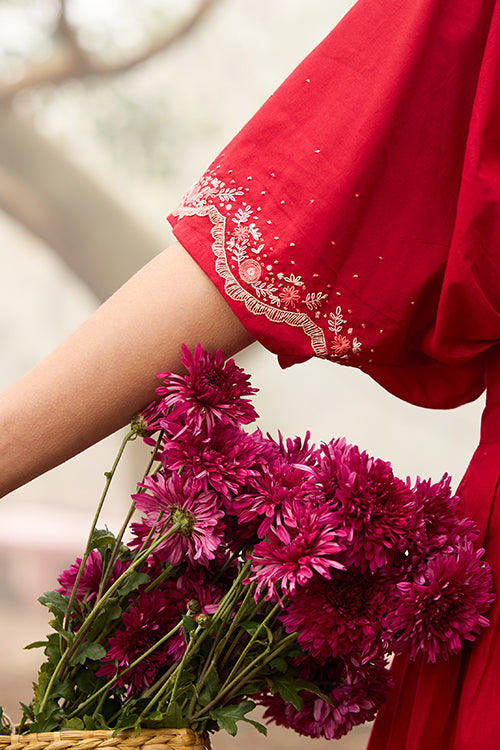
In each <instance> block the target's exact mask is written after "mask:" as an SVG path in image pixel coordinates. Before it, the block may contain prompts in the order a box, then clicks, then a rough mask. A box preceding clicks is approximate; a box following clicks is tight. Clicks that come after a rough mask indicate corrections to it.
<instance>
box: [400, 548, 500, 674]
mask: <svg viewBox="0 0 500 750" xmlns="http://www.w3.org/2000/svg"><path fill="white" fill-rule="evenodd" d="M483 553H484V550H482V549H481V550H478V551H475V550H474V548H473V546H472V543H471V542H470V541H466V542H465V543H464V544H463V546H461V547H460V548H459V549H458V550H457V551H456V552H454V553H448V554H438V555H436V557H435V558H434V559H433V560H431V561H430V562H429V563H428V565H427V567H426V568H425V569H423V570H422V569H421V570H420V571H419V574H418V575H417V577H416V579H415V580H413V581H403V582H401V583H399V584H398V586H397V588H398V591H399V595H400V596H399V601H398V603H397V608H395V609H394V611H393V612H392V614H391V616H390V617H389V618H388V628H389V629H390V631H391V632H392V635H393V637H392V639H391V641H390V643H391V646H392V647H393V649H394V651H395V652H396V653H401V652H402V651H409V653H410V656H411V658H415V657H416V655H417V654H418V653H420V652H424V653H426V654H427V658H428V660H429V661H431V662H435V661H436V660H437V659H447V658H448V657H449V656H450V654H455V653H457V652H458V651H459V650H460V648H461V646H462V643H463V641H464V640H467V641H473V640H475V638H476V637H477V636H478V634H479V632H480V630H481V628H484V627H486V626H487V625H489V620H488V619H487V618H486V617H485V612H486V611H487V610H488V608H489V607H490V605H491V604H492V602H493V600H494V595H493V592H492V589H493V583H492V576H491V569H490V567H489V565H488V564H487V563H485V562H484V561H482V560H481V557H482V555H483Z"/></svg>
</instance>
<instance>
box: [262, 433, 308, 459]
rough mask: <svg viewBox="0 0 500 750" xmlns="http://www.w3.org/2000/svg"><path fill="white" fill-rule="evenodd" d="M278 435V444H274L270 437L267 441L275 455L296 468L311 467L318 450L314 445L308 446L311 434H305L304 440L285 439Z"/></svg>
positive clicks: (298, 438) (297, 438)
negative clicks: (296, 466) (271, 445)
mask: <svg viewBox="0 0 500 750" xmlns="http://www.w3.org/2000/svg"><path fill="white" fill-rule="evenodd" d="M278 435H279V442H275V441H274V440H273V439H272V438H271V437H270V436H268V437H269V440H270V441H272V443H273V444H274V446H275V450H276V454H277V455H281V456H282V457H283V458H284V459H286V461H287V463H289V464H295V465H298V466H313V465H314V464H315V463H316V461H317V453H318V449H317V448H316V446H315V445H314V444H312V445H310V444H309V440H310V439H311V433H310V432H309V430H308V431H307V432H306V434H305V436H304V438H301V437H299V436H297V437H295V438H286V440H285V438H284V437H283V435H282V434H281V432H279V433H278Z"/></svg>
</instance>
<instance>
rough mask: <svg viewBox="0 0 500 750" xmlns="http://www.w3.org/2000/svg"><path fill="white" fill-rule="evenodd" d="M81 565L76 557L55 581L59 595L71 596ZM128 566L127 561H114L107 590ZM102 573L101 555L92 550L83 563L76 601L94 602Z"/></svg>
mask: <svg viewBox="0 0 500 750" xmlns="http://www.w3.org/2000/svg"><path fill="white" fill-rule="evenodd" d="M81 563H82V558H81V557H77V558H76V560H75V562H74V563H73V564H72V565H70V566H69V568H68V569H67V570H65V571H63V572H62V573H61V575H60V576H59V578H58V579H57V580H58V582H59V584H60V588H59V589H57V591H58V592H59V593H60V594H64V595H65V596H71V592H72V591H73V586H74V584H75V581H76V578H77V575H78V571H79V570H80V565H81ZM129 565H130V562H129V561H123V560H119V559H117V560H116V561H115V564H114V566H113V570H112V572H111V575H110V577H109V579H108V584H107V587H108V588H109V586H110V585H111V584H112V583H114V581H116V579H117V578H119V577H120V576H121V574H122V573H123V572H124V571H125V570H126V569H127V568H128V566H129ZM103 572H104V571H103V558H102V555H101V554H100V552H99V551H98V550H96V549H93V550H92V551H91V552H90V554H89V556H88V557H87V559H86V561H85V567H84V569H83V573H82V575H81V578H80V581H79V583H78V589H77V592H76V600H77V601H82V600H83V599H86V600H87V601H88V602H90V603H91V604H92V603H93V602H94V601H95V598H96V596H97V594H98V592H99V587H100V585H101V581H102V576H103Z"/></svg>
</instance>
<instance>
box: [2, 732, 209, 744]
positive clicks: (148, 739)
mask: <svg viewBox="0 0 500 750" xmlns="http://www.w3.org/2000/svg"><path fill="white" fill-rule="evenodd" d="M115 731H116V730H113V729H67V730H65V729H61V730H58V731H54V732H32V733H29V734H15V733H13V734H10V735H9V734H2V735H0V748H9V747H16V748H27V749H28V750H29V748H30V747H32V746H34V747H36V748H37V749H39V750H42V748H45V749H46V750H63V748H71V747H72V746H74V747H75V748H76V747H81V748H82V750H83V748H85V749H87V748H88V750H92V749H93V748H99V747H103V748H114V747H119V748H130V749H131V750H133V749H134V748H137V749H138V748H142V747H144V748H146V750H147V748H151V750H153V748H154V750H160V749H161V748H164V749H165V750H168V748H173V747H175V748H179V750H182V748H191V749H192V750H199V749H200V750H201V749H202V748H210V740H209V738H208V735H207V734H203V735H201V734H199V733H198V732H195V731H194V730H193V729H189V728H188V727H185V728H182V729H171V728H164V729H142V730H141V732H140V733H139V734H137V735H136V734H135V732H134V730H133V729H126V730H123V731H120V732H118V733H116V734H115Z"/></svg>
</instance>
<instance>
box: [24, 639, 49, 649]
mask: <svg viewBox="0 0 500 750" xmlns="http://www.w3.org/2000/svg"><path fill="white" fill-rule="evenodd" d="M47 644H48V640H45V641H33V643H28V645H27V646H25V647H24V650H25V651H29V650H30V649H31V648H43V647H44V646H47Z"/></svg>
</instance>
